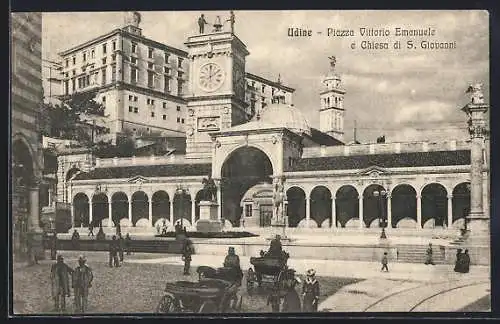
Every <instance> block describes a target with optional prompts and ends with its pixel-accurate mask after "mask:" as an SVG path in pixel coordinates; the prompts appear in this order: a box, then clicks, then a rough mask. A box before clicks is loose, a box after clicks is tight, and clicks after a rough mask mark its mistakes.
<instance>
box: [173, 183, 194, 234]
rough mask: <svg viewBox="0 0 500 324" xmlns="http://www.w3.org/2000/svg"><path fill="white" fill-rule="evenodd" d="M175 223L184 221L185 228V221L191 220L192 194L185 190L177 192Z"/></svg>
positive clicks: (174, 201) (175, 198) (175, 197)
mask: <svg viewBox="0 0 500 324" xmlns="http://www.w3.org/2000/svg"><path fill="white" fill-rule="evenodd" d="M173 204H174V218H173V220H174V222H173V224H175V223H176V222H177V220H182V223H183V226H186V225H185V224H184V219H187V220H190V219H191V194H190V193H189V192H188V191H186V190H184V191H180V190H178V191H176V192H175V195H174V200H173Z"/></svg>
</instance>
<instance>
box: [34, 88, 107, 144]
mask: <svg viewBox="0 0 500 324" xmlns="http://www.w3.org/2000/svg"><path fill="white" fill-rule="evenodd" d="M96 95H97V91H95V90H94V91H87V92H76V93H73V94H71V95H69V96H66V97H63V98H61V104H52V103H43V104H42V107H41V116H40V117H41V118H40V121H41V125H40V126H41V130H42V134H43V135H45V136H49V137H56V138H61V139H69V140H77V141H78V142H79V143H80V144H81V145H82V146H85V147H89V148H92V147H94V146H95V145H96V143H95V140H94V139H95V136H94V135H100V134H106V133H108V132H109V128H107V127H102V126H97V125H95V124H91V123H89V122H88V121H86V120H85V119H84V116H89V117H90V119H92V118H95V117H105V114H104V111H105V107H104V106H103V105H102V104H100V103H99V102H97V101H96V100H95V97H96Z"/></svg>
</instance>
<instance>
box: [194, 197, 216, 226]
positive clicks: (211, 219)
mask: <svg viewBox="0 0 500 324" xmlns="http://www.w3.org/2000/svg"><path fill="white" fill-rule="evenodd" d="M199 206H200V219H199V220H198V222H197V223H196V231H198V232H204V233H208V232H221V231H222V223H221V221H220V220H219V216H218V210H219V205H218V204H217V203H216V202H213V201H200V204H199Z"/></svg>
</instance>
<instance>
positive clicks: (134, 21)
mask: <svg viewBox="0 0 500 324" xmlns="http://www.w3.org/2000/svg"><path fill="white" fill-rule="evenodd" d="M140 23H141V14H140V13H138V12H137V11H132V12H127V13H126V14H125V25H132V26H134V27H139V24H140Z"/></svg>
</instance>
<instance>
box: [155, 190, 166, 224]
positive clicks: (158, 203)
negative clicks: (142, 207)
mask: <svg viewBox="0 0 500 324" xmlns="http://www.w3.org/2000/svg"><path fill="white" fill-rule="evenodd" d="M151 199H152V200H151V201H152V203H153V206H152V208H153V210H152V213H153V215H152V217H153V224H156V222H157V221H158V220H159V219H160V218H165V219H167V220H168V221H170V197H169V196H168V193H166V192H165V191H163V190H160V191H157V192H155V193H154V194H153V197H152V198H151Z"/></svg>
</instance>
